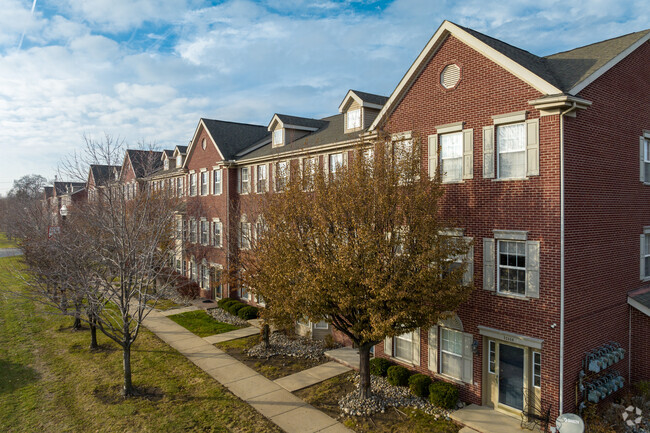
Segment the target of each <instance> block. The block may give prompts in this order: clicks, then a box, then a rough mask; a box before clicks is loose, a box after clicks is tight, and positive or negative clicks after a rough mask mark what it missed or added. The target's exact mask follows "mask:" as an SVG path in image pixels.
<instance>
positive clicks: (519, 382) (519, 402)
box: [498, 343, 525, 410]
mask: <svg viewBox="0 0 650 433" xmlns="http://www.w3.org/2000/svg"><path fill="white" fill-rule="evenodd" d="M524 366H525V364H524V349H522V348H520V347H515V346H510V345H508V344H503V343H501V344H499V375H498V378H499V379H498V380H499V404H500V405H506V406H509V407H511V408H514V409H518V410H523V409H524Z"/></svg>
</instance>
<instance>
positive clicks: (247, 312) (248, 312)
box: [237, 305, 259, 320]
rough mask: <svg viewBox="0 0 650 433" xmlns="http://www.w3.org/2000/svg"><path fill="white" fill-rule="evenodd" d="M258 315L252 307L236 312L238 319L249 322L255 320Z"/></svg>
mask: <svg viewBox="0 0 650 433" xmlns="http://www.w3.org/2000/svg"><path fill="white" fill-rule="evenodd" d="M258 313H259V312H258V310H257V308H256V307H252V306H250V305H248V306H245V307H244V308H241V309H240V310H239V311H238V312H237V315H238V316H239V318H240V319H244V320H251V319H257V316H258Z"/></svg>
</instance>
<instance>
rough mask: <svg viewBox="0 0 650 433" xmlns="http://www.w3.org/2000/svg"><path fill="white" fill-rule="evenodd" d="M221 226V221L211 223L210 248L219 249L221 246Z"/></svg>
mask: <svg viewBox="0 0 650 433" xmlns="http://www.w3.org/2000/svg"><path fill="white" fill-rule="evenodd" d="M222 236H223V225H222V224H221V221H212V246H213V247H215V248H221V247H222V246H223V238H222Z"/></svg>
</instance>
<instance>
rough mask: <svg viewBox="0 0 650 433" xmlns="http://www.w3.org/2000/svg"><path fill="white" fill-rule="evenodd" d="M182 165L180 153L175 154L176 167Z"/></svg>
mask: <svg viewBox="0 0 650 433" xmlns="http://www.w3.org/2000/svg"><path fill="white" fill-rule="evenodd" d="M182 165H183V157H182V156H181V155H176V167H177V168H178V167H180V166H182Z"/></svg>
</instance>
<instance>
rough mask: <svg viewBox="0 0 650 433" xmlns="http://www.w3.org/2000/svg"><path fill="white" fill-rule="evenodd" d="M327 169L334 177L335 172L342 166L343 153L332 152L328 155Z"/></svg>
mask: <svg viewBox="0 0 650 433" xmlns="http://www.w3.org/2000/svg"><path fill="white" fill-rule="evenodd" d="M328 163H329V170H330V175H331V176H332V177H336V173H337V172H338V171H340V170H341V168H342V167H343V163H344V161H343V153H333V154H331V155H330V156H329V161H328Z"/></svg>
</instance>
